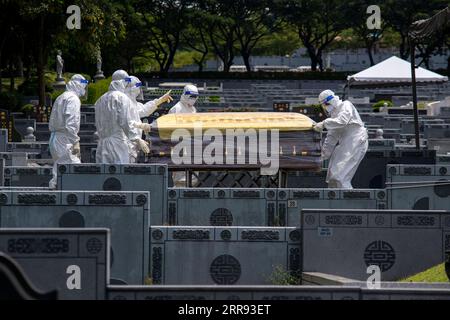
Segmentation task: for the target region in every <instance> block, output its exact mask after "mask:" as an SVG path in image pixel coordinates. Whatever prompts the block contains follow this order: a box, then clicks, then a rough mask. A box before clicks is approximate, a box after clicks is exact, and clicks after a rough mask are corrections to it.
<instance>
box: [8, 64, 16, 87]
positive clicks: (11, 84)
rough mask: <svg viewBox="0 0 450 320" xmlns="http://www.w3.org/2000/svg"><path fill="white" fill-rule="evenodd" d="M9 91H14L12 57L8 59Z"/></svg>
mask: <svg viewBox="0 0 450 320" xmlns="http://www.w3.org/2000/svg"><path fill="white" fill-rule="evenodd" d="M8 68H9V92H14V87H15V83H14V69H13V62H12V59H11V60H10V61H9V67H8Z"/></svg>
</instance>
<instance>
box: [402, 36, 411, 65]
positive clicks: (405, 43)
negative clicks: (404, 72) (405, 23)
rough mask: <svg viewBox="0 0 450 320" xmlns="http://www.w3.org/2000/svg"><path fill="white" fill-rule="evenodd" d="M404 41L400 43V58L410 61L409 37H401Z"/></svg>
mask: <svg viewBox="0 0 450 320" xmlns="http://www.w3.org/2000/svg"><path fill="white" fill-rule="evenodd" d="M401 38H402V41H401V42H400V58H402V59H403V60H406V59H408V57H409V45H408V39H407V36H405V35H403V34H402V35H401Z"/></svg>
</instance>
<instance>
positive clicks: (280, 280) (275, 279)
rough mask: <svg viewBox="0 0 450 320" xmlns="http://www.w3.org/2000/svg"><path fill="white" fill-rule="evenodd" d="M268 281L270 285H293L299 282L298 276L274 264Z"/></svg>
mask: <svg viewBox="0 0 450 320" xmlns="http://www.w3.org/2000/svg"><path fill="white" fill-rule="evenodd" d="M269 281H270V283H271V284H272V285H277V286H295V285H299V284H300V279H299V277H297V276H295V275H293V274H291V273H290V272H289V271H287V270H285V269H284V268H283V267H282V266H275V268H274V270H273V272H272V275H271V276H270V277H269Z"/></svg>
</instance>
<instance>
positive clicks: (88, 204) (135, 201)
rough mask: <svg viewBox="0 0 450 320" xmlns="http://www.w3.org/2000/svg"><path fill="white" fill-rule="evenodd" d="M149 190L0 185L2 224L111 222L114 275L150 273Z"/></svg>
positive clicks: (137, 277)
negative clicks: (35, 188)
mask: <svg viewBox="0 0 450 320" xmlns="http://www.w3.org/2000/svg"><path fill="white" fill-rule="evenodd" d="M149 201H150V200H149V193H148V192H135V193H133V192H94V191H92V192H82V191H71V192H58V191H25V190H22V191H21V190H0V228H108V229H110V230H111V250H110V251H111V252H110V255H111V261H110V267H111V278H114V279H120V280H123V281H124V282H126V283H127V284H130V285H131V284H132V285H142V284H143V283H144V281H145V279H146V278H147V276H148V270H149V269H148V260H149V259H148V254H149V253H148V250H149V249H148V246H149V243H148V232H149V230H148V228H149Z"/></svg>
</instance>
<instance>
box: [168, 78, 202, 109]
mask: <svg viewBox="0 0 450 320" xmlns="http://www.w3.org/2000/svg"><path fill="white" fill-rule="evenodd" d="M198 97H199V94H198V88H197V87H196V86H194V85H191V84H189V85H187V86H185V87H184V90H183V94H182V95H181V98H180V102H178V103H177V104H176V105H174V106H173V107H172V109H170V111H169V113H197V109H195V104H196V103H197V101H198Z"/></svg>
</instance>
